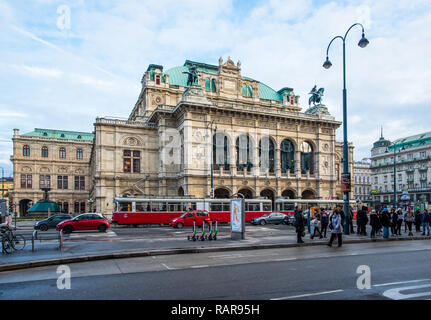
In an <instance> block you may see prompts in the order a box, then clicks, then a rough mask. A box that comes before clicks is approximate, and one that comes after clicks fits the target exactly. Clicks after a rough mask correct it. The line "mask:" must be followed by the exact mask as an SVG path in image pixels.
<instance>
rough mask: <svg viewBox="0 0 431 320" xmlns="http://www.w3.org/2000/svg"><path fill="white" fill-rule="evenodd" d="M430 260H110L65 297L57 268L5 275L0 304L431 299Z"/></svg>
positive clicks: (268, 253)
mask: <svg viewBox="0 0 431 320" xmlns="http://www.w3.org/2000/svg"><path fill="white" fill-rule="evenodd" d="M429 261H431V243H429V242H428V241H408V242H405V241H403V242H391V243H365V244H350V245H345V246H343V247H341V248H336V247H332V248H329V247H327V246H319V247H296V248H285V249H268V250H255V251H236V252H218V253H205V254H202V253H200V254H183V255H172V256H157V257H156V256H153V257H143V258H131V259H118V260H106V261H96V262H86V263H77V264H70V265H69V266H68V267H69V268H70V270H71V282H70V284H71V289H63V290H60V289H58V288H57V277H58V275H57V273H56V271H57V268H56V267H55V266H53V267H42V268H34V269H27V270H20V271H9V272H2V273H1V274H0V299H85V300H87V299H90V300H91V299H145V300H149V299H150V300H151V299H167V300H181V299H192V300H196V299H199V300H200V299H205V300H207V299H229V300H241V299H246V300H250V299H252V300H254V299H257V300H270V299H282V300H283V299H285V300H294V299H301V300H303V299H355V300H357V299H396V300H407V299H431V268H430V264H429ZM359 266H366V267H369V271H370V287H369V289H359V288H358V286H357V282H358V278H359V277H360V276H361V274H360V273H357V269H358V267H359ZM360 283H362V284H364V283H366V281H365V282H364V281H362V282H360Z"/></svg>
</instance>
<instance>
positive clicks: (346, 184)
mask: <svg viewBox="0 0 431 320" xmlns="http://www.w3.org/2000/svg"><path fill="white" fill-rule="evenodd" d="M350 181H351V180H350V173H349V172H347V173H342V174H341V191H342V192H350V191H351V182H350Z"/></svg>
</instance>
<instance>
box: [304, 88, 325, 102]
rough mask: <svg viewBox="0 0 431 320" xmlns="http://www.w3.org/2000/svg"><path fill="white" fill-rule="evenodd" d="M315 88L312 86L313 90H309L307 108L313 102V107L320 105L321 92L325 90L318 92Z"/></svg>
mask: <svg viewBox="0 0 431 320" xmlns="http://www.w3.org/2000/svg"><path fill="white" fill-rule="evenodd" d="M316 88H317V86H314V87H313V89H311V91H310V92H309V93H308V94H311V97H310V99H308V106H310V105H311V103H312V102H313V105H316V103H317V104H321V103H322V96H323V91H325V89H323V88H320V89H319V90H316Z"/></svg>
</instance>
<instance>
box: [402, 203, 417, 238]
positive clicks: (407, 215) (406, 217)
mask: <svg viewBox="0 0 431 320" xmlns="http://www.w3.org/2000/svg"><path fill="white" fill-rule="evenodd" d="M414 218H415V215H414V214H413V211H412V209H411V208H408V209H407V212H406V213H405V214H404V221H405V223H406V224H407V227H408V229H409V236H412V235H413V232H412V224H413V219H414Z"/></svg>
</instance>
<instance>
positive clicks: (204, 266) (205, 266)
mask: <svg viewBox="0 0 431 320" xmlns="http://www.w3.org/2000/svg"><path fill="white" fill-rule="evenodd" d="M207 267H209V265H207V264H206V265H202V266H191V267H190V268H194V269H195V268H207Z"/></svg>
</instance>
